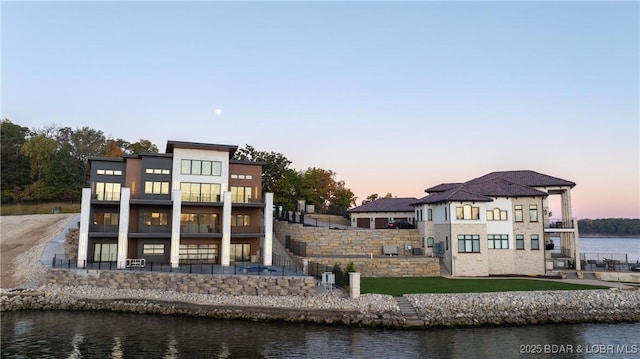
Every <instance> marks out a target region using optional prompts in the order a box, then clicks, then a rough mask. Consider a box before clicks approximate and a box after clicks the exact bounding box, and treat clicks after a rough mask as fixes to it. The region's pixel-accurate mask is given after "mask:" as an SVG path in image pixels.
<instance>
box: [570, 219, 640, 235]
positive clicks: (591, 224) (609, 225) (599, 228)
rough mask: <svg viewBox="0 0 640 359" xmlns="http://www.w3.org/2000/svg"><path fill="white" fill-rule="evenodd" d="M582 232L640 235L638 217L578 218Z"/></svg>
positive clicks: (639, 220)
mask: <svg viewBox="0 0 640 359" xmlns="http://www.w3.org/2000/svg"><path fill="white" fill-rule="evenodd" d="M578 230H579V231H580V234H591V235H606V236H640V219H638V218H602V219H580V220H578Z"/></svg>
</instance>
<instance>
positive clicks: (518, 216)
mask: <svg viewBox="0 0 640 359" xmlns="http://www.w3.org/2000/svg"><path fill="white" fill-rule="evenodd" d="M513 216H514V217H515V218H514V220H515V221H516V222H522V221H523V219H522V205H516V206H514V210H513Z"/></svg>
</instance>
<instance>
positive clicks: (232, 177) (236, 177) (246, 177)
mask: <svg viewBox="0 0 640 359" xmlns="http://www.w3.org/2000/svg"><path fill="white" fill-rule="evenodd" d="M231 179H248V180H250V179H253V176H252V175H231Z"/></svg>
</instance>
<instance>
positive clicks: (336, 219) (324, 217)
mask: <svg viewBox="0 0 640 359" xmlns="http://www.w3.org/2000/svg"><path fill="white" fill-rule="evenodd" d="M304 217H305V218H307V219H317V220H318V221H322V222H327V223H331V224H340V225H343V226H348V225H349V219H348V218H344V217H342V216H336V215H333V214H319V213H307V214H305V215H304Z"/></svg>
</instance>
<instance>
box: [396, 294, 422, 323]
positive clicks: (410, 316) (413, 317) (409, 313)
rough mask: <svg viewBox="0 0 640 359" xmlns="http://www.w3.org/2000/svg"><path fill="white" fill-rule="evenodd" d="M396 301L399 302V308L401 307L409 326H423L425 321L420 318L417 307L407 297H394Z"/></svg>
mask: <svg viewBox="0 0 640 359" xmlns="http://www.w3.org/2000/svg"><path fill="white" fill-rule="evenodd" d="M394 299H395V300H396V303H397V304H398V308H400V313H402V316H403V317H404V319H405V323H406V324H405V325H406V326H407V327H423V326H424V321H423V320H422V319H420V316H419V315H418V313H417V312H416V309H415V308H414V307H413V305H411V303H410V302H409V300H408V299H407V298H406V297H405V296H402V297H394Z"/></svg>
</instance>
